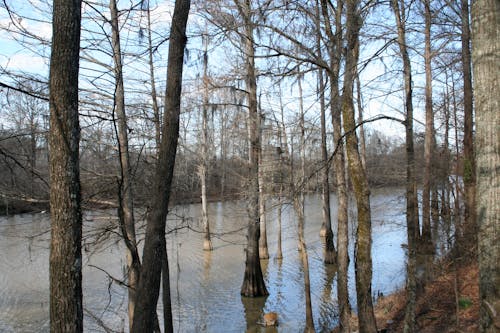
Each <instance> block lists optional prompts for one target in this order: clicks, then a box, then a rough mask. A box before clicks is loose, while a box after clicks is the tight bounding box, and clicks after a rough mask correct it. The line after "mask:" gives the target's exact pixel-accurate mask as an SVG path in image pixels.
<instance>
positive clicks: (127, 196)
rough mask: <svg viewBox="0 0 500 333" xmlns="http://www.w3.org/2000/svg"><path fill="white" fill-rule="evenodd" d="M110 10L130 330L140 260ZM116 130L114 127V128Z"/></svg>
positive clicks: (122, 92) (118, 52) (117, 44)
mask: <svg viewBox="0 0 500 333" xmlns="http://www.w3.org/2000/svg"><path fill="white" fill-rule="evenodd" d="M109 10H110V14H111V31H112V34H111V41H112V49H113V60H114V74H115V94H114V111H115V113H116V115H117V123H118V128H117V138H118V151H119V154H120V173H121V175H120V176H121V177H120V180H119V182H120V183H119V188H118V201H119V208H118V216H119V220H120V227H121V231H122V236H123V238H124V240H125V245H126V248H127V251H126V255H127V278H128V315H129V327H132V323H133V321H134V308H135V298H136V297H135V296H136V295H135V293H136V290H137V285H138V283H139V274H140V259H139V253H138V251H137V241H136V235H135V219H134V203H133V192H132V178H133V175H132V166H131V163H130V155H129V145H128V131H129V127H128V124H127V113H126V111H125V88H124V84H123V65H122V51H121V43H120V30H119V27H118V9H117V7H116V0H110V2H109ZM115 126H116V125H115Z"/></svg>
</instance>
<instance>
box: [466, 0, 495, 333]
mask: <svg viewBox="0 0 500 333" xmlns="http://www.w3.org/2000/svg"><path fill="white" fill-rule="evenodd" d="M499 36H500V2H499V1H498V0H476V2H474V3H473V5H472V62H473V68H474V95H475V101H476V124H477V126H476V129H477V132H476V156H477V222H478V228H479V233H478V254H479V292H480V300H481V305H480V306H481V308H480V331H481V332H498V331H499V330H500V270H499V269H498V263H499V262H500V245H499V244H500V243H499V220H500V217H499V212H500V154H499V152H500V138H499V132H500V131H499V128H500V112H499V109H500V98H499V97H498V92H499V91H500V83H499V82H500V39H499V38H498V37H499Z"/></svg>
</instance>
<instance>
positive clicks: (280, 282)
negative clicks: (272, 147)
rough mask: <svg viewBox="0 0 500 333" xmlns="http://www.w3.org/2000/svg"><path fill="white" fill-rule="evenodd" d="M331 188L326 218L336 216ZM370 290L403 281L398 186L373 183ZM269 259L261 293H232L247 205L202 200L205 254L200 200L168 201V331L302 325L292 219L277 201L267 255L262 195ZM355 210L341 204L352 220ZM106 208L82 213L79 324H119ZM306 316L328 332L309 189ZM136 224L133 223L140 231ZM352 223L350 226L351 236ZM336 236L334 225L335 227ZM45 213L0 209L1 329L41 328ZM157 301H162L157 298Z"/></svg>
mask: <svg viewBox="0 0 500 333" xmlns="http://www.w3.org/2000/svg"><path fill="white" fill-rule="evenodd" d="M335 201H336V200H335V198H334V195H332V216H333V217H335V216H336V211H337V209H336V205H335V203H334V202H335ZM371 203H372V221H373V222H372V224H373V251H372V255H373V286H372V289H373V293H374V294H375V295H376V294H379V293H383V294H387V293H389V292H391V291H394V290H395V289H398V288H400V287H402V286H403V285H404V277H405V268H404V263H405V253H404V250H403V248H402V247H401V244H403V243H405V239H406V232H405V228H404V221H405V220H404V207H405V201H404V197H403V191H401V190H398V189H385V190H377V191H373V193H372V197H371ZM268 207H269V209H268V213H267V231H268V234H267V235H268V245H269V254H270V259H269V260H266V261H263V262H262V263H263V272H264V274H265V281H266V286H267V288H268V291H269V293H270V295H269V296H268V297H266V298H258V299H248V298H242V297H241V296H240V294H239V292H240V287H241V282H242V279H243V273H244V245H245V242H246V238H245V235H246V229H245V226H246V223H247V220H246V210H245V205H244V203H242V202H225V203H221V202H218V203H212V204H210V205H209V214H210V220H211V231H212V232H213V233H214V235H213V236H212V237H213V238H212V242H213V245H214V251H212V252H204V251H203V250H202V247H203V234H202V233H200V230H201V229H202V227H201V225H200V222H199V220H200V205H198V204H193V205H182V206H176V207H174V208H173V209H172V211H171V213H170V216H169V221H168V225H169V230H170V232H169V234H168V238H167V247H168V255H169V260H170V261H169V262H170V281H171V294H172V306H173V316H174V329H175V331H176V332H276V331H278V332H302V331H303V328H304V322H305V299H304V292H303V289H304V288H303V271H302V268H301V267H302V265H301V261H300V257H299V252H298V251H297V223H296V219H295V215H294V213H293V209H292V207H291V206H286V205H285V206H284V207H283V210H282V212H283V218H282V221H283V222H282V228H283V229H282V235H283V236H282V237H283V259H282V260H279V261H278V260H275V259H274V256H275V254H276V247H277V223H276V217H277V205H276V203H275V202H272V201H270V202H269V203H268ZM354 211H355V208H351V209H350V215H351V220H354V218H352V217H353V215H354V214H355V213H354ZM114 215H115V214H114V211H91V212H86V213H85V216H84V238H85V239H84V271H83V276H84V281H83V288H84V308H85V323H84V326H85V331H86V332H105V331H106V330H105V329H104V328H103V325H104V326H106V327H107V328H108V329H109V331H117V332H122V331H128V320H127V311H126V308H127V292H126V290H125V288H124V287H122V286H120V285H119V284H117V283H116V282H113V281H114V280H113V279H112V278H111V277H114V278H121V277H123V275H124V271H125V268H124V267H125V259H124V245H123V244H122V242H120V240H119V237H118V236H117V234H116V232H117V229H116V218H115V216H114ZM305 217H306V219H305V238H306V242H307V246H308V251H309V252H308V254H309V267H310V278H311V296H312V307H313V315H314V324H315V327H316V330H317V331H318V332H327V331H329V330H330V329H332V328H333V327H334V326H335V324H336V322H337V302H336V281H335V273H336V272H335V267H332V266H325V265H324V264H323V244H322V242H321V239H320V237H319V229H320V226H321V202H320V197H319V196H314V195H311V196H308V197H307V199H306V207H305ZM143 232H144V228H139V234H141V233H143ZM354 232H355V227H351V232H350V234H351V235H353V234H354ZM334 233H335V234H336V230H334ZM49 238H50V232H49V215H48V214H47V213H35V214H22V215H15V216H10V217H0V253H1V255H0V332H48V331H49V320H48V313H49V305H48V304H49V284H48V267H49ZM353 246H354V241H353V240H351V261H350V262H351V265H350V281H349V285H350V295H351V304H352V306H353V307H355V306H356V301H355V289H354V267H353V266H354V259H353V257H352V256H353V252H354V250H353ZM159 308H161V304H160V305H159ZM269 311H275V312H277V313H278V314H279V326H278V327H277V328H265V329H264V328H262V327H261V326H260V325H259V324H258V321H259V319H260V317H261V316H262V313H264V312H269Z"/></svg>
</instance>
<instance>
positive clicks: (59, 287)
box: [49, 0, 83, 333]
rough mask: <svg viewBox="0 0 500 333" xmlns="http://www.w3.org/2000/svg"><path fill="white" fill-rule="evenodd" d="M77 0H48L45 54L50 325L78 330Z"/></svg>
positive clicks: (58, 329)
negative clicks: (48, 46) (47, 70)
mask: <svg viewBox="0 0 500 333" xmlns="http://www.w3.org/2000/svg"><path fill="white" fill-rule="evenodd" d="M80 23H81V1H79V0H55V1H54V2H53V22H52V31H53V33H52V54H51V57H50V82H49V88H50V96H49V103H50V133H49V149H50V164H49V173H50V221H51V240H50V269H49V271H50V272H49V275H50V331H51V332H54V333H55V332H82V331H83V302H82V212H81V206H80V205H81V204H80V201H81V193H80V191H81V189H80V166H79V143H80V125H79V121H78V70H79V59H80V57H79V51H80Z"/></svg>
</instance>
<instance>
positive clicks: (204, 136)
mask: <svg viewBox="0 0 500 333" xmlns="http://www.w3.org/2000/svg"><path fill="white" fill-rule="evenodd" d="M204 38H205V40H204V43H205V50H204V53H203V107H202V122H201V126H202V127H201V163H200V165H199V166H198V173H199V176H200V183H201V217H202V221H203V230H204V232H205V237H204V239H203V250H205V251H212V249H213V247H212V240H211V239H210V221H209V220H208V198H207V169H208V103H209V95H208V74H207V72H208V52H207V47H208V40H207V38H208V37H207V36H205V37H204Z"/></svg>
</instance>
